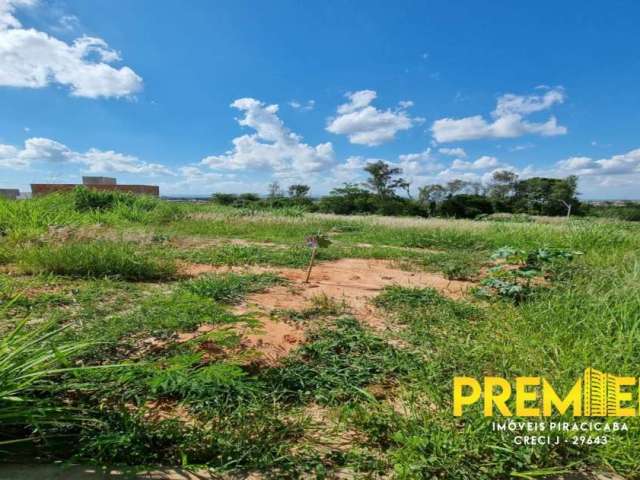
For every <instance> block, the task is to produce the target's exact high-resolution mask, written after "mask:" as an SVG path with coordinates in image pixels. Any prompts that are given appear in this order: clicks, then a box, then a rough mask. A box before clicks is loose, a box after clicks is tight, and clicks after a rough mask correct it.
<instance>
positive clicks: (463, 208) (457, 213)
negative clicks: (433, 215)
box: [438, 194, 493, 218]
mask: <svg viewBox="0 0 640 480" xmlns="http://www.w3.org/2000/svg"><path fill="white" fill-rule="evenodd" d="M438 213H439V214H440V215H443V216H445V217H455V218H475V217H477V216H478V215H481V214H491V213H493V205H492V204H491V201H490V200H489V199H488V198H487V197H483V196H482V195H467V194H463V195H454V196H452V197H450V198H447V199H446V200H445V201H444V202H442V203H441V204H440V206H439V207H438Z"/></svg>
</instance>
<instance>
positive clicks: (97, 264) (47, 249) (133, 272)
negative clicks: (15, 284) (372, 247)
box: [19, 240, 176, 281]
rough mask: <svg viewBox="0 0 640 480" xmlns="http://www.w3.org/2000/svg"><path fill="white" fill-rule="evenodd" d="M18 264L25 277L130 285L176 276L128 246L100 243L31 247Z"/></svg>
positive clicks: (170, 266)
mask: <svg viewBox="0 0 640 480" xmlns="http://www.w3.org/2000/svg"><path fill="white" fill-rule="evenodd" d="M19 264H20V266H21V267H22V269H23V270H24V271H25V272H27V273H55V274H57V275H68V276H74V277H114V278H121V279H126V280H133V281H143V280H162V279H164V280H166V279H169V278H171V277H173V276H174V275H175V273H176V266H175V263H174V262H173V261H172V260H170V259H168V258H164V257H162V256H159V255H152V254H151V252H146V253H141V252H139V251H137V250H136V249H135V248H134V247H133V246H132V245H131V244H128V243H123V242H110V241H102V240H97V241H94V242H71V243H64V244H61V245H40V246H35V247H32V248H29V249H26V250H24V251H23V252H21V254H20V258H19Z"/></svg>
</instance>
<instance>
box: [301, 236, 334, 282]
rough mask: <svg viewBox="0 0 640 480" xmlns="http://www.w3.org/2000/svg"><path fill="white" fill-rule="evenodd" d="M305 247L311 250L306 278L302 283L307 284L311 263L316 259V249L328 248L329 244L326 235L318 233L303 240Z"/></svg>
mask: <svg viewBox="0 0 640 480" xmlns="http://www.w3.org/2000/svg"><path fill="white" fill-rule="evenodd" d="M305 242H306V244H307V247H309V248H311V260H310V261H309V268H307V276H306V277H305V279H304V283H309V277H311V269H312V268H313V262H314V260H315V259H316V254H317V253H318V248H320V247H328V246H329V245H330V244H331V242H330V241H329V239H328V238H327V236H326V235H323V234H321V233H318V234H317V235H311V236H309V237H307V238H306V239H305Z"/></svg>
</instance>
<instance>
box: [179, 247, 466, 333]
mask: <svg viewBox="0 0 640 480" xmlns="http://www.w3.org/2000/svg"><path fill="white" fill-rule="evenodd" d="M182 271H183V273H184V274H187V275H190V276H197V275H200V274H203V273H211V272H217V273H223V272H243V271H244V272H252V273H258V272H275V273H277V274H278V275H280V276H282V277H284V278H286V279H288V280H289V281H290V282H291V285H290V286H288V287H284V286H276V287H273V288H270V289H269V290H267V291H266V292H263V293H257V294H253V295H250V296H249V297H248V298H247V300H246V301H245V302H244V303H243V304H242V305H241V306H240V307H239V308H238V310H237V311H238V312H240V313H246V312H258V313H262V314H264V315H267V316H268V314H270V313H271V312H272V311H273V310H297V311H300V310H304V309H306V308H309V307H311V306H313V301H314V299H317V298H318V297H322V296H326V297H328V298H330V299H332V300H334V301H336V302H338V303H343V304H345V305H346V306H347V307H348V308H349V309H350V310H351V312H352V313H353V314H354V315H355V316H356V317H357V318H359V319H360V320H361V321H364V322H366V323H367V324H369V325H370V326H372V327H373V328H377V329H383V328H385V323H384V320H383V318H382V317H381V316H380V314H379V313H378V311H377V310H376V308H375V307H373V306H372V305H371V299H373V298H374V297H376V296H377V295H378V294H379V293H380V292H381V291H382V289H384V288H385V287H387V286H390V285H400V286H403V287H418V288H434V289H435V290H437V291H438V292H439V293H440V294H441V295H443V296H445V297H449V298H453V299H459V298H462V297H463V296H464V295H465V294H466V293H467V292H468V291H469V289H470V288H471V287H472V286H473V285H474V284H473V283H472V282H467V281H461V280H449V279H447V278H445V277H443V276H442V275H438V274H434V273H428V272H411V271H406V270H401V269H399V268H396V267H395V266H394V263H393V262H391V261H388V260H372V259H359V258H343V259H340V260H336V261H332V262H322V263H319V264H317V265H316V266H314V268H313V272H312V274H311V279H310V282H309V283H304V278H305V273H306V272H305V270H304V269H295V268H267V267H217V266H213V265H199V264H189V265H184V266H183V269H182Z"/></svg>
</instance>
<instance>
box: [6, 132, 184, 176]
mask: <svg viewBox="0 0 640 480" xmlns="http://www.w3.org/2000/svg"><path fill="white" fill-rule="evenodd" d="M41 162H47V163H57V164H65V163H67V164H78V165H81V169H82V171H83V172H86V173H109V172H114V173H135V174H148V175H174V173H173V172H172V171H171V170H170V169H168V168H167V167H165V166H164V165H161V164H158V163H148V162H144V161H142V160H140V159H139V158H137V157H135V156H133V155H125V154H123V153H118V152H114V151H113V150H106V151H105V150H99V149H97V148H91V149H89V150H87V151H86V152H76V151H74V150H72V149H71V148H69V147H67V146H66V145H64V144H62V143H60V142H56V141H55V140H51V139H49V138H41V137H33V138H29V139H27V140H26V141H25V142H24V147H22V148H20V147H16V146H14V145H2V144H0V166H3V167H6V168H11V169H22V168H26V167H30V166H32V165H34V164H38V163H41Z"/></svg>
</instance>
